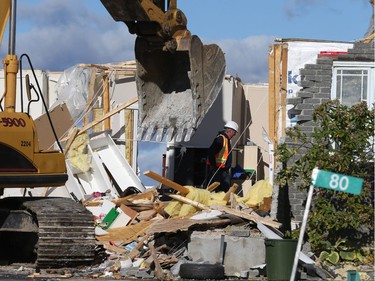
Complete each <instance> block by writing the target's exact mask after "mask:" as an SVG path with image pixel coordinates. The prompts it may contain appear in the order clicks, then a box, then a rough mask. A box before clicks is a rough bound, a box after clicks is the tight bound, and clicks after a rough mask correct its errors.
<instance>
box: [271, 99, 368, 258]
mask: <svg viewBox="0 0 375 281" xmlns="http://www.w3.org/2000/svg"><path fill="white" fill-rule="evenodd" d="M373 108H374V107H372V109H371V110H370V109H368V107H367V104H366V103H365V102H363V103H359V104H356V105H354V106H352V107H347V106H344V105H341V104H340V103H339V102H338V101H330V102H327V103H325V104H322V105H320V106H319V107H318V108H316V109H315V110H314V114H313V120H314V121H315V122H316V124H317V125H318V126H316V127H315V128H314V131H313V133H310V134H309V133H306V132H304V131H302V130H301V128H300V127H298V126H296V127H294V128H291V129H289V130H288V131H287V133H286V135H287V141H286V142H284V143H283V144H281V145H279V147H278V148H277V150H276V157H277V160H278V161H279V162H281V163H282V164H283V165H282V166H283V167H282V169H281V170H280V172H279V173H278V174H277V177H276V181H277V182H278V183H279V185H280V186H286V185H289V186H290V185H291V184H295V185H296V186H297V187H298V188H300V189H305V190H307V189H308V188H309V186H310V182H311V180H310V177H311V172H312V170H313V168H314V167H317V168H319V169H322V170H328V171H331V172H336V173H342V174H347V175H351V176H355V177H360V178H363V179H364V184H363V188H362V192H361V194H360V195H351V194H348V193H344V192H336V191H332V190H327V189H321V188H315V189H314V195H313V203H312V207H311V211H310V214H309V218H308V226H307V229H306V234H307V237H308V241H309V242H310V244H311V246H312V250H313V251H314V252H316V253H321V252H322V257H326V258H328V257H331V259H332V260H333V261H338V257H340V259H341V260H344V259H345V260H352V261H356V262H361V263H372V262H373V252H372V250H371V249H372V246H373V237H374V236H373V234H374V232H373V231H374V193H373V192H374V188H373V187H374V120H375V119H374V117H375V115H374V109H373ZM293 236H295V233H294V235H293ZM332 245H335V246H332Z"/></svg>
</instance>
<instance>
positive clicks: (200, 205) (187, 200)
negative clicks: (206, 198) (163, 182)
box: [168, 194, 211, 210]
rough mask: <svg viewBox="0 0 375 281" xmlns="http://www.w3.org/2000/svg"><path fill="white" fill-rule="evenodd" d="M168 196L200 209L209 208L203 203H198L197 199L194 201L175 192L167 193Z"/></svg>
mask: <svg viewBox="0 0 375 281" xmlns="http://www.w3.org/2000/svg"><path fill="white" fill-rule="evenodd" d="M168 196H169V197H171V198H173V199H175V200H178V201H180V202H182V203H185V204H189V205H191V206H193V207H196V208H198V209H201V210H211V209H210V208H209V207H207V206H206V205H203V204H202V203H199V202H197V201H194V200H191V199H188V198H186V197H184V196H181V195H177V194H168Z"/></svg>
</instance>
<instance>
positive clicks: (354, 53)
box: [278, 41, 375, 224]
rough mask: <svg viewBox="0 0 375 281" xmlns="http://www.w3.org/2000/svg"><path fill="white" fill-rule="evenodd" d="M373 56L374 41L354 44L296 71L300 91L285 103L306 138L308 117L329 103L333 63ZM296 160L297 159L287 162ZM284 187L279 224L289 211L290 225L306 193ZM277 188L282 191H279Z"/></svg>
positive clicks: (298, 217)
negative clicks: (293, 111)
mask: <svg viewBox="0 0 375 281" xmlns="http://www.w3.org/2000/svg"><path fill="white" fill-rule="evenodd" d="M374 54H375V52H374V41H372V43H359V42H358V43H355V44H354V46H353V48H351V49H348V53H347V54H342V55H338V57H337V58H331V57H322V58H317V59H316V62H315V63H311V64H306V65H305V66H304V68H302V69H301V70H300V75H301V81H300V82H299V85H300V87H302V88H301V89H300V90H299V91H298V93H297V95H296V97H294V98H290V99H288V100H287V103H288V104H293V105H294V106H295V113H297V114H296V126H298V127H299V128H300V129H301V130H302V131H303V132H305V133H306V134H307V135H308V134H310V133H312V132H313V130H314V128H315V127H316V126H317V125H316V124H315V123H314V122H313V116H312V114H313V110H314V108H315V107H316V106H318V105H320V104H321V103H323V102H325V101H328V100H330V96H331V83H332V65H333V61H358V62H374ZM372 79H374V78H372ZM284 141H285V142H286V143H288V145H289V146H290V147H292V146H293V145H295V144H296V143H295V142H293V140H291V139H288V138H286V139H285V140H284ZM297 159H298V156H297V157H296V158H294V159H291V160H290V161H295V160H297ZM288 188H289V190H288V191H289V192H288V193H289V194H288V196H286V197H283V198H284V200H283V201H281V200H280V199H279V206H278V217H279V221H280V220H282V219H284V218H285V217H286V216H287V213H288V212H289V211H290V213H291V214H292V218H293V220H294V222H295V223H297V224H298V223H300V222H301V221H302V218H303V212H304V201H305V200H306V192H304V191H300V190H297V188H296V184H295V185H294V186H289V187H288ZM279 189H280V190H282V188H279ZM279 196H285V194H283V193H281V194H280V195H279ZM288 204H290V210H288V206H287V205H288Z"/></svg>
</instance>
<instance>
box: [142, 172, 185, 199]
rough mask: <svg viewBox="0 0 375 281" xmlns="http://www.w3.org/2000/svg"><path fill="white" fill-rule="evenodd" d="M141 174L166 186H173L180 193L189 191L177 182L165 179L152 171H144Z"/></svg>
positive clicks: (183, 193)
mask: <svg viewBox="0 0 375 281" xmlns="http://www.w3.org/2000/svg"><path fill="white" fill-rule="evenodd" d="M143 174H144V175H145V176H147V177H149V178H152V179H154V180H156V181H158V182H161V183H162V184H164V185H165V186H168V187H170V188H173V189H174V190H176V191H179V192H180V193H181V195H187V194H188V193H189V189H188V188H187V187H185V186H182V185H179V184H178V183H176V182H174V181H171V180H170V179H167V178H165V177H163V176H161V175H159V174H157V173H155V172H153V171H146V172H144V173H143Z"/></svg>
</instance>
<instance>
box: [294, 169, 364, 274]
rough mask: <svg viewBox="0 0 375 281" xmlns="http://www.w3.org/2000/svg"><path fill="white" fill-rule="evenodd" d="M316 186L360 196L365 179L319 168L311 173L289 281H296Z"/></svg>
mask: <svg viewBox="0 0 375 281" xmlns="http://www.w3.org/2000/svg"><path fill="white" fill-rule="evenodd" d="M314 185H315V186H317V187H322V188H326V189H331V190H335V191H342V192H346V193H351V194H354V195H359V194H361V191H362V185H363V179H360V178H356V177H351V176H347V175H343V174H338V173H332V172H328V171H324V170H319V169H318V168H314V169H313V171H312V173H311V185H310V188H309V193H308V195H307V201H306V207H305V212H304V213H303V219H302V226H301V231H300V233H299V238H298V243H297V249H296V254H295V256H294V263H293V268H292V272H291V275H290V280H289V281H294V279H295V276H296V271H297V266H298V260H299V254H300V252H301V247H302V243H303V236H304V235H305V230H306V225H307V219H308V216H309V211H310V206H311V201H312V196H313V193H314Z"/></svg>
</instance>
